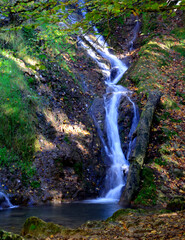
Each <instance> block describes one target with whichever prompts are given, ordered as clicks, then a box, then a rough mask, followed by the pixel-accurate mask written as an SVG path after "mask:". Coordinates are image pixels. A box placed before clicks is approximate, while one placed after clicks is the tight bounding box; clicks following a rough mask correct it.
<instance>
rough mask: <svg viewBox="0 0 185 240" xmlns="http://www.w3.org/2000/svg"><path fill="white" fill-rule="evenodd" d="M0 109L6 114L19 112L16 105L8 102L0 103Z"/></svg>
mask: <svg viewBox="0 0 185 240" xmlns="http://www.w3.org/2000/svg"><path fill="white" fill-rule="evenodd" d="M1 109H2V111H3V112H4V113H5V114H6V115H13V114H15V113H18V112H19V110H20V109H19V108H18V107H12V106H10V104H9V103H5V104H1Z"/></svg>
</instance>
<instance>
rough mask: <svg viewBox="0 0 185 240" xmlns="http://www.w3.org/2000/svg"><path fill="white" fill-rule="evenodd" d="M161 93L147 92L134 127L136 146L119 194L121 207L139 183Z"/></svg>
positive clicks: (133, 194) (125, 203)
mask: <svg viewBox="0 0 185 240" xmlns="http://www.w3.org/2000/svg"><path fill="white" fill-rule="evenodd" d="M161 95H162V93H161V92H158V91H153V92H150V93H149V98H148V101H147V104H146V105H145V107H144V109H143V112H142V114H141V118H140V121H139V124H138V127H137V129H136V136H137V140H136V146H135V149H134V152H133V154H132V156H131V159H130V160H129V161H130V167H129V172H128V177H127V184H126V186H125V189H124V191H123V193H122V195H121V198H120V201H119V204H120V205H122V206H123V207H127V206H129V205H130V203H131V200H133V198H134V196H135V195H136V193H137V191H138V189H139V184H140V172H141V169H142V167H143V163H144V159H145V156H146V151H147V147H148V143H149V136H150V128H151V125H152V121H153V116H154V112H155V109H156V106H157V104H158V102H159V101H160V98H161Z"/></svg>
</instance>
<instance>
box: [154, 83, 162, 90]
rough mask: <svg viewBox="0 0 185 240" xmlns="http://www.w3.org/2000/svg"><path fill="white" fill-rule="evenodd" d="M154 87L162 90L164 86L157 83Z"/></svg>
mask: <svg viewBox="0 0 185 240" xmlns="http://www.w3.org/2000/svg"><path fill="white" fill-rule="evenodd" d="M154 87H157V88H159V89H164V86H162V85H161V84H159V83H154Z"/></svg>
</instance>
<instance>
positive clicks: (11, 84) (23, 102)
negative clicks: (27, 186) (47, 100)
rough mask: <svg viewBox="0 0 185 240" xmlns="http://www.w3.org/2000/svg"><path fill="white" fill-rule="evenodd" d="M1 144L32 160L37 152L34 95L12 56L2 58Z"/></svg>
mask: <svg viewBox="0 0 185 240" xmlns="http://www.w3.org/2000/svg"><path fill="white" fill-rule="evenodd" d="M0 93H1V95H0V122H1V124H0V145H1V146H5V147H6V148H7V149H9V150H11V151H13V152H16V153H17V154H18V155H19V156H21V157H22V158H23V159H25V160H26V159H29V158H30V157H31V155H32V153H33V151H34V149H33V143H34V139H35V134H34V130H33V129H34V127H33V124H32V120H33V115H32V112H31V111H32V106H31V105H30V103H29V100H28V98H27V95H28V94H29V95H32V93H31V91H30V89H29V87H28V85H27V84H26V81H25V78H24V75H23V73H22V72H21V71H20V70H19V68H18V66H17V65H16V63H15V62H14V61H13V60H11V59H6V58H3V57H0Z"/></svg>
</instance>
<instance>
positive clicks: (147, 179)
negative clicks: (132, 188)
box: [134, 167, 157, 205]
mask: <svg viewBox="0 0 185 240" xmlns="http://www.w3.org/2000/svg"><path fill="white" fill-rule="evenodd" d="M141 177H142V179H143V183H142V187H141V189H140V191H139V194H138V195H137V197H136V199H135V201H134V202H135V203H136V204H143V205H155V204H156V200H157V195H156V185H155V183H154V175H153V171H152V170H151V169H150V168H147V167H144V168H143V170H142V174H141Z"/></svg>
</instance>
